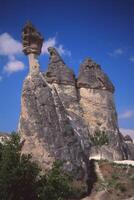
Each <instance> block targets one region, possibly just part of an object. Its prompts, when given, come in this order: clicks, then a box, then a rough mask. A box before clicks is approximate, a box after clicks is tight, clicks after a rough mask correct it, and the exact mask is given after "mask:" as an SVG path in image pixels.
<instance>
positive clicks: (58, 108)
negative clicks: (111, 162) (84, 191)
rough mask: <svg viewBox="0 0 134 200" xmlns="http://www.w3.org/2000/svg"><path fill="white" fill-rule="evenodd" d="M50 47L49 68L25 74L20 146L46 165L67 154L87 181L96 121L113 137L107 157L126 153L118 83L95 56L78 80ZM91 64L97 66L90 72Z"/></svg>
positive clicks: (71, 167)
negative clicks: (117, 106) (117, 104)
mask: <svg viewBox="0 0 134 200" xmlns="http://www.w3.org/2000/svg"><path fill="white" fill-rule="evenodd" d="M49 53H50V60H49V66H48V70H47V72H46V73H39V74H36V75H34V74H32V75H29V76H27V77H26V79H25V80H24V84H23V91H22V98H21V104H22V106H21V115H20V122H19V131H20V133H21V138H22V140H23V141H25V142H24V145H23V150H22V151H23V152H24V153H32V155H33V159H35V160H37V161H38V162H39V163H40V164H41V166H42V168H43V169H44V170H47V169H49V168H50V167H51V166H52V163H53V161H54V160H56V159H60V160H63V161H64V169H65V170H66V171H69V172H71V173H72V174H73V176H74V178H75V179H77V180H82V181H83V182H85V181H86V180H87V179H88V177H89V174H90V170H89V162H88V157H89V155H90V151H91V150H90V146H91V145H90V134H92V133H93V131H94V130H95V129H96V127H99V128H102V129H104V128H105V130H106V131H107V132H108V134H109V136H110V138H111V139H110V141H111V144H110V148H111V149H110V153H109V152H108V153H106V158H109V155H110V156H111V159H115V158H117V157H118V158H119V159H123V155H124V150H123V148H122V140H121V138H120V136H119V132H118V124H117V118H116V110H115V106H114V103H113V98H112V93H113V91H114V87H113V85H112V84H111V82H110V81H109V79H108V78H107V76H106V75H105V74H104V73H103V72H102V70H101V69H100V67H99V66H98V65H96V64H94V63H93V64H91V60H90V61H89V60H87V61H86V62H84V63H83V64H82V65H81V66H82V67H81V69H80V75H79V77H78V81H76V79H75V76H74V73H73V72H72V70H70V69H69V68H68V67H67V66H66V64H65V63H64V61H63V60H62V59H61V57H60V55H59V54H58V53H57V51H56V50H55V49H54V48H49ZM87 63H88V65H89V66H88V69H86V66H87ZM92 65H93V66H92ZM90 67H91V68H93V69H92V70H91V71H92V75H91V76H90ZM83 70H84V71H83ZM86 70H87V71H86ZM82 73H83V74H82ZM96 74H97V77H100V79H101V80H102V82H103V85H102V83H101V81H100V80H98V79H97V77H96ZM84 76H85V77H86V78H84ZM90 77H93V79H92V81H90V79H91V78H90ZM96 81H97V83H96ZM76 85H77V86H76ZM90 87H92V88H90ZM110 131H111V132H112V134H111V133H110ZM113 141H114V142H113ZM115 141H116V142H115ZM113 149H114V150H115V151H113ZM112 151H113V152H112ZM105 152H106V151H105Z"/></svg>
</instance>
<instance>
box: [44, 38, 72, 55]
mask: <svg viewBox="0 0 134 200" xmlns="http://www.w3.org/2000/svg"><path fill="white" fill-rule="evenodd" d="M49 47H54V48H56V49H57V51H58V52H59V54H60V55H65V56H71V52H70V51H69V50H67V49H65V48H64V46H63V45H62V44H59V45H58V42H57V38H56V37H52V38H49V39H48V40H46V41H45V42H44V43H43V46H42V54H49V52H48V48H49Z"/></svg>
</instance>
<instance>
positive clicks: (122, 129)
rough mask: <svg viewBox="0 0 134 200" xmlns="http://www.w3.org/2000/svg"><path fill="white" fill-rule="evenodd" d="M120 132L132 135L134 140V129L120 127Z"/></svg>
mask: <svg viewBox="0 0 134 200" xmlns="http://www.w3.org/2000/svg"><path fill="white" fill-rule="evenodd" d="M120 132H121V133H122V134H123V135H130V137H131V138H133V140H134V129H125V128H120Z"/></svg>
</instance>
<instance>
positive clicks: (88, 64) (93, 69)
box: [77, 58, 114, 92]
mask: <svg viewBox="0 0 134 200" xmlns="http://www.w3.org/2000/svg"><path fill="white" fill-rule="evenodd" d="M77 86H78V87H79V88H81V87H84V88H90V89H103V90H108V91H111V92H114V86H113V84H112V83H111V81H110V80H109V78H108V76H107V75H106V74H105V73H104V72H103V71H102V70H101V67H100V65H98V64H96V63H95V62H94V61H93V60H92V59H91V58H87V59H85V61H84V62H83V63H82V64H81V66H80V72H79V76H78V80H77Z"/></svg>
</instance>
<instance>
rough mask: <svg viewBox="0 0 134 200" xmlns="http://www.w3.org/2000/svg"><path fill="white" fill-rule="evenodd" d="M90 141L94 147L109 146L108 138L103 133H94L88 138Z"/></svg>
mask: <svg viewBox="0 0 134 200" xmlns="http://www.w3.org/2000/svg"><path fill="white" fill-rule="evenodd" d="M90 139H91V143H92V144H93V145H94V146H99V147H101V146H103V145H108V144H109V140H108V136H107V134H106V133H105V132H104V131H96V132H95V134H94V135H91V136H90Z"/></svg>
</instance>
